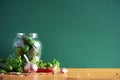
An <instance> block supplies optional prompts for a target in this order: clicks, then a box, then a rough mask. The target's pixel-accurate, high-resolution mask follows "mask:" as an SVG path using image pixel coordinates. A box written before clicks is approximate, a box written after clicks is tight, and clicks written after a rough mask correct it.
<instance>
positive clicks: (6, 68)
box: [0, 55, 60, 73]
mask: <svg viewBox="0 0 120 80" xmlns="http://www.w3.org/2000/svg"><path fill="white" fill-rule="evenodd" d="M33 62H34V61H33ZM33 62H27V61H26V59H25V58H24V57H22V56H17V57H13V56H11V55H10V56H8V57H7V59H2V58H0V73H9V72H21V73H23V72H29V71H26V69H25V67H26V66H27V68H28V66H32V67H33V68H34V66H33V65H34V63H33ZM30 63H31V64H32V65H31V64H30ZM29 64H30V65H29ZM36 65H37V70H36V71H35V72H46V73H49V72H52V73H56V72H60V62H59V61H58V60H57V59H53V61H52V62H50V61H47V62H45V61H43V60H39V61H37V62H36Z"/></svg>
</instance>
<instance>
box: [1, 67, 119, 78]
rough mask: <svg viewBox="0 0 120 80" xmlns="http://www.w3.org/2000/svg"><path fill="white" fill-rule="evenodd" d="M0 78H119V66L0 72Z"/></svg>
mask: <svg viewBox="0 0 120 80" xmlns="http://www.w3.org/2000/svg"><path fill="white" fill-rule="evenodd" d="M0 80H120V68H68V72H67V73H66V74H62V73H57V74H52V73H31V74H23V75H21V74H19V75H11V74H0Z"/></svg>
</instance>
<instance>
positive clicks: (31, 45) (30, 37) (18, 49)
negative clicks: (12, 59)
mask: <svg viewBox="0 0 120 80" xmlns="http://www.w3.org/2000/svg"><path fill="white" fill-rule="evenodd" d="M13 48H14V55H15V56H23V54H26V55H27V57H28V58H29V60H30V61H31V62H33V63H36V62H37V61H39V59H40V57H41V53H42V52H41V50H42V45H41V42H40V40H38V36H37V33H30V34H25V33H17V37H16V38H15V40H14V43H13Z"/></svg>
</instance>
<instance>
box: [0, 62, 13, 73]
mask: <svg viewBox="0 0 120 80" xmlns="http://www.w3.org/2000/svg"><path fill="white" fill-rule="evenodd" d="M0 68H1V69H4V70H6V71H12V70H13V67H12V66H11V65H5V64H4V63H0Z"/></svg>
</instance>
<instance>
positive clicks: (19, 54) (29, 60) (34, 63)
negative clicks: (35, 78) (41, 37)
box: [0, 33, 66, 73]
mask: <svg viewBox="0 0 120 80" xmlns="http://www.w3.org/2000/svg"><path fill="white" fill-rule="evenodd" d="M34 35H36V34H35V33H34ZM34 35H33V34H32V37H30V36H29V35H26V34H23V33H22V34H21V33H19V34H18V39H17V40H16V41H15V43H14V55H15V56H14V57H13V56H12V55H10V56H8V57H7V59H2V58H0V73H8V72H21V73H23V72H26V73H31V72H46V73H48V72H51V73H57V72H60V71H61V72H62V73H64V72H66V69H60V62H59V61H58V60H57V59H53V61H51V62H49V61H47V62H45V61H43V60H41V59H40V57H41V48H42V47H41V44H40V42H39V41H38V40H36V39H35V38H36V36H34Z"/></svg>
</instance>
